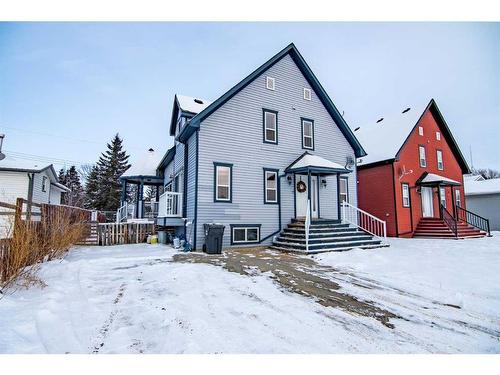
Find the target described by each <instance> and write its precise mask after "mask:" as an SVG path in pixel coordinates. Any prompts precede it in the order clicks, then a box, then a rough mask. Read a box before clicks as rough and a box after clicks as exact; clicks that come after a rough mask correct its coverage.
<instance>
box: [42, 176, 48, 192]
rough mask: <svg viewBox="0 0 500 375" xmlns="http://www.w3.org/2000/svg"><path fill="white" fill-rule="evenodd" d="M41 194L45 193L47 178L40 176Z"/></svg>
mask: <svg viewBox="0 0 500 375" xmlns="http://www.w3.org/2000/svg"><path fill="white" fill-rule="evenodd" d="M42 192H44V193H46V192H47V177H46V176H42Z"/></svg>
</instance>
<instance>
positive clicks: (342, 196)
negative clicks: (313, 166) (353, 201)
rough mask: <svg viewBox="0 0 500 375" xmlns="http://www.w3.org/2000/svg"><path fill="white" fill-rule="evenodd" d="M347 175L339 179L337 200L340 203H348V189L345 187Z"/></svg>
mask: <svg viewBox="0 0 500 375" xmlns="http://www.w3.org/2000/svg"><path fill="white" fill-rule="evenodd" d="M347 181H348V179H347V177H340V179H339V200H340V203H343V202H347V203H349V189H348V187H347Z"/></svg>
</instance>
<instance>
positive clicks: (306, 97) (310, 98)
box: [303, 87, 312, 101]
mask: <svg viewBox="0 0 500 375" xmlns="http://www.w3.org/2000/svg"><path fill="white" fill-rule="evenodd" d="M303 94H304V100H309V101H311V100H312V90H311V89H309V88H307V87H304V93H303ZM308 94H309V95H308Z"/></svg>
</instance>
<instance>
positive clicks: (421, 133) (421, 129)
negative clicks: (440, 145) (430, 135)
mask: <svg viewBox="0 0 500 375" xmlns="http://www.w3.org/2000/svg"><path fill="white" fill-rule="evenodd" d="M418 135H424V128H423V127H421V126H419V127H418Z"/></svg>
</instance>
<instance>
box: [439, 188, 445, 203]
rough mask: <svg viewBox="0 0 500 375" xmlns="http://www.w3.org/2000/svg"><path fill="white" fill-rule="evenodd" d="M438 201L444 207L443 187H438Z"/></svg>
mask: <svg viewBox="0 0 500 375" xmlns="http://www.w3.org/2000/svg"><path fill="white" fill-rule="evenodd" d="M439 203H441V204H442V205H443V207H444V208H446V189H445V188H444V187H439Z"/></svg>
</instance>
